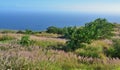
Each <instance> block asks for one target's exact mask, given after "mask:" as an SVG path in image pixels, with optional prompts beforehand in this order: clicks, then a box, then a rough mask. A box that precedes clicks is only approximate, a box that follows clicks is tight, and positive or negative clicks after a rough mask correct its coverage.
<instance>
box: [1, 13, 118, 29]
mask: <svg viewBox="0 0 120 70" xmlns="http://www.w3.org/2000/svg"><path fill="white" fill-rule="evenodd" d="M96 18H106V19H107V20H108V21H109V22H115V23H120V15H110V14H109V15H105V14H86V13H7V12H6V13H0V29H11V30H25V29H30V30H35V31H39V30H46V28H48V27H49V26H57V27H68V26H83V25H84V24H85V23H88V22H90V21H93V20H95V19H96Z"/></svg>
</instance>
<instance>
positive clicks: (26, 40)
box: [20, 35, 33, 46]
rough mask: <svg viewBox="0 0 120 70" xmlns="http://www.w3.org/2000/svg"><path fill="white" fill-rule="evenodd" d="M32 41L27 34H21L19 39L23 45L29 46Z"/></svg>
mask: <svg viewBox="0 0 120 70" xmlns="http://www.w3.org/2000/svg"><path fill="white" fill-rule="evenodd" d="M32 43H33V41H32V40H30V37H29V36H27V35H26V36H22V38H21V40H20V44H21V45H23V46H30V45H31V44H32Z"/></svg>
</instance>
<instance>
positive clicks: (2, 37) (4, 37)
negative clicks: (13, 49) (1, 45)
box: [0, 35, 15, 41]
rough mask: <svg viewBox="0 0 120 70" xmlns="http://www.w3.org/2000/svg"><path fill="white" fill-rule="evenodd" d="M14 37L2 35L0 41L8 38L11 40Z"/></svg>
mask: <svg viewBox="0 0 120 70" xmlns="http://www.w3.org/2000/svg"><path fill="white" fill-rule="evenodd" d="M13 39H15V37H12V36H9V35H2V36H0V41H8V40H13Z"/></svg>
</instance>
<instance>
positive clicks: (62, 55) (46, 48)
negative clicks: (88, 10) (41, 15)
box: [0, 22, 120, 70]
mask: <svg viewBox="0 0 120 70" xmlns="http://www.w3.org/2000/svg"><path fill="white" fill-rule="evenodd" d="M92 23H93V22H92ZM96 24H97V23H96ZM72 29H73V30H74V29H75V28H72ZM77 29H79V28H76V29H75V31H76V33H78V34H76V33H75V31H73V32H72V30H71V31H70V33H71V32H72V34H70V33H69V35H67V34H65V36H64V34H63V33H62V32H60V30H61V29H60V30H59V29H58V31H59V32H58V34H57V33H49V32H47V31H46V32H32V31H26V32H25V33H24V32H20V31H18V32H17V31H12V32H11V31H10V32H9V31H7V32H6V31H4V30H2V31H1V32H0V68H1V69H2V70H8V69H10V70H120V55H119V49H120V47H119V45H120V25H119V24H114V28H113V29H114V30H113V31H111V32H112V33H113V35H112V36H111V37H108V38H107V37H106V36H105V38H104V37H101V36H103V35H101V34H100V36H98V37H97V36H96V38H95V36H94V37H92V38H86V36H87V35H85V39H90V40H91V42H90V43H87V42H86V40H85V41H82V45H81V39H79V37H80V38H81V37H84V35H83V36H80V35H81V34H84V33H85V32H83V33H82V32H79V30H78V31H77ZM80 29H82V28H81V27H80ZM55 30H57V29H55ZM63 30H64V29H63ZM69 30H70V28H68V31H69ZM86 30H87V29H86ZM107 30H108V29H107ZM81 31H82V30H81ZM92 31H94V30H92ZM55 32H56V31H55ZM63 32H65V30H64V31H63ZM89 32H90V28H89ZM103 32H104V31H103ZM105 32H106V33H107V31H105ZM60 33H61V34H60ZM79 33H80V35H79ZM74 34H75V35H74ZM86 34H87V32H86ZM95 34H96V33H95ZM77 35H78V36H77ZM89 35H90V36H92V34H90V33H89ZM66 36H67V37H66ZM75 37H76V38H77V39H78V41H76V38H75ZM94 38H95V39H94ZM74 40H75V42H73V41H74ZM83 40H84V39H83ZM71 41H72V42H71ZM68 42H70V44H72V43H73V45H72V46H75V47H71V45H69V46H68ZM76 42H78V43H79V42H80V45H79V44H78V45H77V46H80V47H76V44H77V43H76ZM69 47H70V48H69ZM71 48H75V49H74V50H71ZM69 49H70V50H69Z"/></svg>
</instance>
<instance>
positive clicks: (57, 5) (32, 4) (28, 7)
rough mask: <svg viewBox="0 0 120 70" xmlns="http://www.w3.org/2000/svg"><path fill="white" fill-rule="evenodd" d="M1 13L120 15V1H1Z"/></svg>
mask: <svg viewBox="0 0 120 70" xmlns="http://www.w3.org/2000/svg"><path fill="white" fill-rule="evenodd" d="M0 11H2V12H8V11H13V12H14V11H27V12H31V11H33V12H41V11H44V12H45V11H46V12H50V11H52V12H55V11H56V12H60V11H64V12H86V13H109V14H113V13H114V14H120V0H0Z"/></svg>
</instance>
